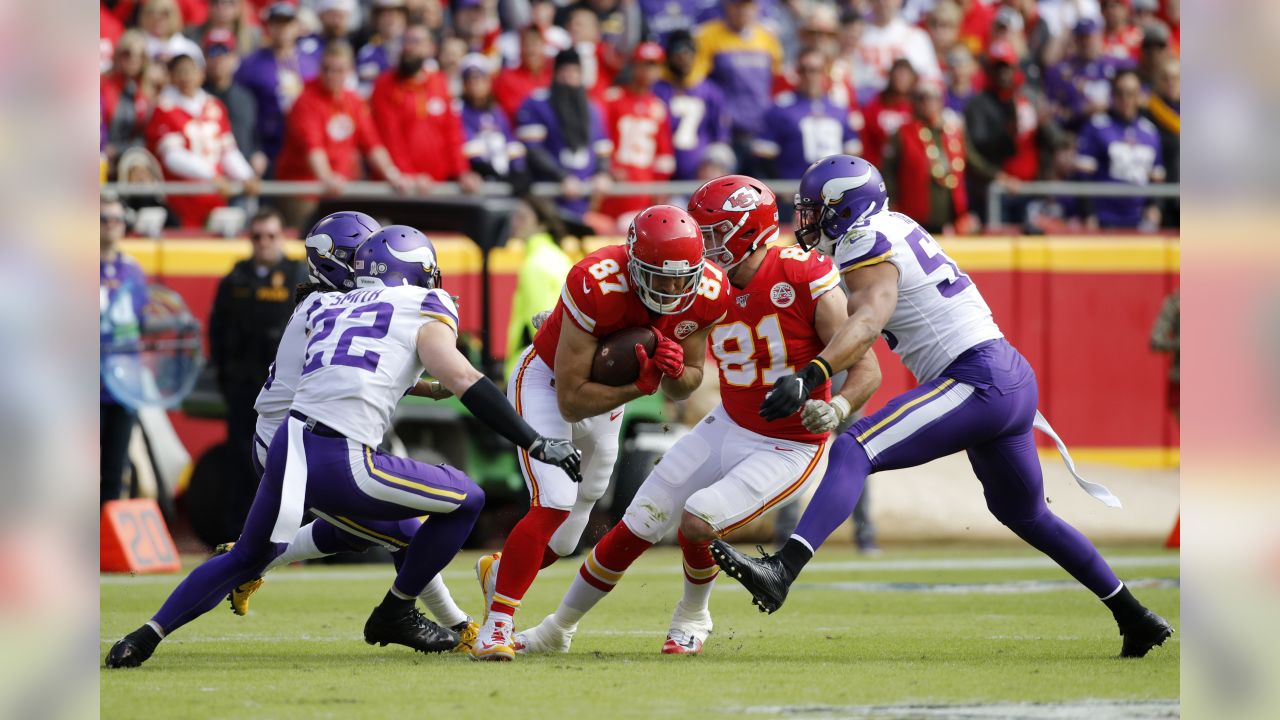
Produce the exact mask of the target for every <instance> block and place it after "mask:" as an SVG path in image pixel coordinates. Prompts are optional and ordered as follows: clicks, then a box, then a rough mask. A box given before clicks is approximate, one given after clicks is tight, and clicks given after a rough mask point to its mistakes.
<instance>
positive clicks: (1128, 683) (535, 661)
mask: <svg viewBox="0 0 1280 720" xmlns="http://www.w3.org/2000/svg"><path fill="white" fill-rule="evenodd" d="M1104 554H1105V555H1106V556H1107V557H1108V558H1109V559H1110V560H1111V561H1112V562H1113V564H1114V565H1115V566H1116V570H1117V573H1118V574H1120V576H1121V577H1123V578H1125V579H1126V580H1128V581H1130V582H1131V583H1133V582H1135V581H1136V583H1137V585H1136V587H1135V589H1134V592H1135V594H1136V595H1137V596H1138V597H1139V598H1140V599H1142V600H1143V601H1144V602H1145V603H1146V604H1147V605H1148V606H1150V607H1151V608H1152V609H1154V610H1155V611H1157V612H1159V613H1160V614H1162V615H1164V616H1165V617H1166V618H1167V619H1168V620H1169V621H1170V622H1172V623H1173V625H1174V627H1175V628H1177V627H1180V624H1179V618H1178V587H1177V581H1178V566H1177V555H1176V554H1172V553H1168V552H1165V551H1162V550H1159V549H1157V548H1155V547H1125V548H1110V549H1104ZM475 557H476V555H475V554H474V553H472V554H464V555H462V556H459V557H458V558H457V560H455V562H454V563H453V564H452V565H451V566H450V567H449V570H448V571H446V575H445V577H446V580H447V581H448V582H449V585H450V588H451V589H452V591H453V593H454V597H455V598H456V599H457V600H458V602H459V604H460V605H461V606H462V607H463V609H465V610H468V611H471V612H473V613H474V612H477V611H478V610H479V609H480V608H479V606H480V592H479V589H478V587H477V585H476V583H475V580H474V576H473V575H472V573H471V567H472V563H473V562H474V560H475ZM195 560H198V559H193V561H195ZM1046 562H1047V561H1045V560H1044V559H1043V558H1042V557H1041V556H1039V555H1037V554H1036V553H1035V552H1034V551H1031V550H1023V549H1021V548H1015V547H1010V546H1004V547H996V548H987V549H951V548H947V549H938V548H930V549H909V550H894V551H889V552H886V553H885V554H884V555H882V556H881V557H879V558H874V559H864V558H861V557H859V556H857V555H855V554H854V553H853V551H852V550H851V549H849V548H847V547H842V546H835V547H831V548H828V549H826V550H824V551H823V552H822V554H821V555H819V557H818V558H817V559H816V560H815V561H814V563H813V564H811V565H810V567H809V569H808V570H806V572H805V575H804V576H803V578H802V583H803V584H802V585H797V587H796V588H795V589H794V590H793V591H792V594H791V597H790V598H789V599H788V601H787V604H786V606H785V607H784V608H783V609H782V610H781V611H780V612H779V613H778V614H776V615H773V616H765V615H762V614H761V613H759V612H758V611H757V610H756V609H755V608H754V607H752V606H751V604H750V598H749V596H748V595H747V594H746V593H745V592H744V591H743V590H742V589H741V588H740V587H739V586H738V585H737V584H736V583H735V582H734V581H733V580H731V579H729V578H727V577H722V578H721V579H720V580H719V581H717V584H718V587H717V589H716V592H715V593H714V595H713V596H712V601H711V609H712V613H713V615H714V618H715V623H716V624H715V632H714V633H713V634H712V636H711V638H710V639H709V640H708V642H707V645H706V651H705V653H704V654H703V655H702V656H701V657H678V656H664V655H661V654H660V653H659V652H658V650H659V648H660V647H661V645H662V641H663V639H664V637H665V633H666V629H667V623H668V621H669V620H670V615H671V610H672V607H673V606H674V604H675V602H676V600H677V599H678V598H679V595H680V587H681V574H680V559H679V554H678V552H677V551H676V550H674V549H671V548H659V549H655V550H654V551H652V552H650V553H649V554H648V555H646V556H645V557H644V558H642V559H641V560H640V561H639V562H638V563H637V564H636V566H635V567H633V568H632V569H631V571H630V572H628V573H627V576H626V577H625V578H624V579H623V581H622V582H621V583H620V584H619V586H618V589H617V590H616V591H614V593H613V595H612V597H609V598H607V599H606V600H605V601H604V602H602V603H601V605H600V606H599V607H598V608H597V609H596V611H595V612H594V613H592V614H591V615H589V616H588V617H587V618H586V619H585V620H584V621H583V623H582V626H581V628H580V630H579V632H578V635H577V637H576V639H575V641H574V645H573V649H572V650H571V651H570V653H569V654H567V655H556V656H535V657H520V658H518V659H517V660H516V661H515V662H513V663H505V664H503V663H476V662H472V661H470V660H469V659H468V658H466V657H464V656H459V655H446V656H424V655H420V654H415V653H413V652H412V651H409V650H407V649H404V648H392V647H390V646H388V647H386V648H377V647H373V646H369V645H365V643H364V641H363V639H362V636H361V628H362V627H363V625H364V620H365V618H366V617H367V615H368V612H369V610H370V609H371V608H372V607H373V605H374V604H376V602H377V601H378V600H379V599H380V598H381V597H382V595H383V593H384V592H385V590H386V587H387V585H388V583H389V582H390V579H391V567H390V566H389V565H386V566H383V565H358V566H352V565H347V566H314V565H312V566H308V567H306V568H290V569H285V570H281V571H278V572H276V573H273V574H272V575H271V576H270V577H269V578H268V580H267V583H266V585H265V586H263V589H262V590H261V591H259V592H258V594H257V595H255V596H254V598H253V604H252V608H251V610H250V613H249V615H248V616H247V617H236V616H234V615H233V614H232V613H231V612H230V610H229V609H228V608H227V606H226V605H225V604H224V605H223V606H221V607H219V608H218V609H216V610H215V611H213V612H211V613H209V614H208V615H206V616H204V617H202V618H200V619H198V620H196V621H195V622H193V623H192V624H190V625H188V626H186V627H184V628H182V629H181V630H180V631H178V632H177V633H175V634H174V635H173V636H171V637H170V638H169V639H167V640H166V641H165V642H164V643H163V644H161V646H160V648H159V650H157V651H156V654H155V656H153V657H152V658H151V660H150V661H148V662H147V664H146V665H144V666H143V667H142V668H139V669H134V670H113V671H107V670H103V671H102V673H101V688H102V717H104V718H150V717H156V718H187V717H191V718H229V719H230V718H237V719H243V718H278V717H307V718H342V719H344V720H350V719H353V718H393V717H394V718H417V717H441V718H446V717H447V718H472V717H475V718H491V719H493V718H498V719H502V720H506V719H507V718H543V717H547V718H559V719H563V718H572V717H593V718H610V719H612V718H650V717H658V716H699V715H707V716H710V717H737V716H742V715H746V716H749V717H753V718H754V717H760V718H767V717H803V718H826V717H959V716H963V717H979V716H989V717H1010V718H1013V717H1075V716H1087V717H1091V718H1108V717H1165V716H1176V715H1177V714H1178V712H1179V706H1178V705H1177V698H1178V691H1179V686H1178V666H1179V649H1180V645H1179V640H1178V635H1174V637H1173V638H1172V639H1171V640H1170V641H1168V642H1166V643H1165V645H1164V646H1163V647H1160V648H1157V649H1155V650H1154V651H1152V653H1151V654H1150V655H1148V656H1147V658H1146V659H1144V660H1136V661H1135V660H1120V659H1119V658H1118V657H1117V653H1118V651H1119V647H1120V640H1119V636H1118V635H1117V633H1116V629H1115V625H1114V622H1113V621H1112V619H1111V616H1110V613H1108V612H1107V611H1106V609H1105V608H1104V607H1103V606H1102V605H1101V604H1100V603H1098V601H1097V600H1095V599H1093V598H1092V597H1091V596H1090V595H1089V594H1088V593H1087V592H1086V591H1084V590H1083V589H1082V588H1080V587H1079V586H1076V585H1074V583H1073V582H1072V581H1071V579H1070V577H1069V576H1067V575H1066V574H1065V573H1064V572H1062V571H1061V570H1060V569H1058V568H1057V567H1054V566H1050V565H1047V564H1046ZM577 567H578V561H575V560H572V559H570V560H564V561H561V563H560V564H558V565H556V566H553V567H552V568H549V569H548V570H546V571H544V572H543V574H542V575H541V576H540V577H539V580H538V582H537V583H536V584H535V585H534V587H533V589H532V590H531V591H530V593H529V596H528V597H526V598H525V603H524V608H523V609H522V611H521V615H520V616H518V617H517V623H527V624H532V623H536V622H537V621H539V620H541V619H542V617H543V616H544V615H546V614H547V613H549V612H550V611H551V610H553V609H554V608H555V605H556V604H557V603H558V602H559V599H560V596H561V594H562V593H563V591H564V590H565V588H566V587H568V583H569V581H570V578H571V576H572V573H573V572H576V570H577ZM176 582H177V578H176V577H173V576H169V577H136V578H130V577H104V578H103V584H102V628H101V633H102V635H101V640H102V642H101V651H102V654H103V655H105V653H106V651H107V649H108V648H109V647H110V645H111V643H112V642H114V641H115V640H116V639H118V638H119V637H120V636H122V635H123V634H124V633H126V632H128V631H129V630H132V629H133V628H135V627H137V626H138V625H139V624H141V623H142V622H144V621H145V620H146V619H147V618H149V617H150V615H151V613H152V612H154V611H155V609H156V608H157V607H159V605H160V603H161V602H162V601H163V600H164V598H165V596H166V595H167V593H168V592H169V591H170V589H172V587H173V586H174V585H175V584H176ZM1010 703H1019V704H1018V705H1012V706H1011V705H1010ZM1021 703H1037V704H1038V705H1022V704H1021ZM1041 704H1042V705H1041ZM950 705H961V706H978V707H964V708H948V707H945V706H950Z"/></svg>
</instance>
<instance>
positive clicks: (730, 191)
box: [689, 175, 778, 270]
mask: <svg viewBox="0 0 1280 720" xmlns="http://www.w3.org/2000/svg"><path fill="white" fill-rule="evenodd" d="M689 214H690V215H691V216H692V217H693V219H694V220H696V221H697V222H698V226H699V229H700V230H701V232H702V241H703V254H704V257H706V258H707V259H709V260H711V261H713V262H715V264H717V265H719V266H720V267H721V268H723V269H725V270H732V269H733V268H734V267H737V266H738V265H739V264H741V263H742V261H743V260H746V259H747V257H748V256H750V255H751V253H753V252H755V251H756V250H757V249H759V248H760V246H762V245H766V244H768V243H769V242H771V241H772V240H773V239H774V238H776V237H777V236H778V201H777V198H776V197H774V194H773V192H772V191H770V190H769V188H768V187H766V186H765V185H764V183H762V182H760V181H759V180H756V179H755V178H752V177H748V176H746V175H726V176H724V177H720V178H716V179H714V180H711V181H709V182H707V183H706V184H705V185H703V186H702V187H700V188H698V190H697V191H696V192H694V193H693V195H692V196H691V197H690V198H689Z"/></svg>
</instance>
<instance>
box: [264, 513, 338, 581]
mask: <svg viewBox="0 0 1280 720" xmlns="http://www.w3.org/2000/svg"><path fill="white" fill-rule="evenodd" d="M313 526H314V523H307V524H306V525H304V526H303V527H302V529H300V530H298V534H297V535H296V536H295V537H294V538H293V542H291V543H289V547H287V548H285V549H284V552H283V553H281V554H280V557H278V558H276V559H275V560H272V561H271V562H270V563H269V564H268V565H267V569H266V570H265V571H263V574H266V573H269V572H271V571H272V570H274V569H276V568H278V567H280V566H281V565H288V564H290V563H295V562H300V561H302V560H314V559H316V558H322V557H327V555H328V553H322V552H320V548H318V547H316V541H315V540H314V539H313V538H312V537H311V528H312V527H313Z"/></svg>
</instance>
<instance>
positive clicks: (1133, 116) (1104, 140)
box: [1076, 70, 1165, 232]
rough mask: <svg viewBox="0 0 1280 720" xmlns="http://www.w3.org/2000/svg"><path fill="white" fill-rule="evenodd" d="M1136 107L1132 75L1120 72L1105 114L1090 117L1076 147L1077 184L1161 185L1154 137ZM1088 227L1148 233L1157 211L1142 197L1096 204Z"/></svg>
mask: <svg viewBox="0 0 1280 720" xmlns="http://www.w3.org/2000/svg"><path fill="white" fill-rule="evenodd" d="M1141 107H1142V83H1141V82H1140V81H1139V80H1138V73H1137V72H1135V71H1134V70H1121V71H1120V72H1119V73H1117V74H1116V77H1115V80H1114V81H1113V82H1112V88H1111V111H1110V112H1108V113H1103V114H1099V115H1095V116H1093V118H1092V119H1091V120H1090V121H1089V122H1088V124H1086V125H1085V126H1084V128H1083V129H1082V130H1081V131H1080V137H1079V139H1078V140H1077V141H1076V142H1077V149H1076V151H1077V158H1076V167H1077V169H1078V170H1079V171H1080V174H1081V176H1082V178H1083V179H1087V180H1094V181H1097V182H1114V183H1123V184H1126V185H1139V186H1140V185H1146V184H1148V183H1152V182H1161V181H1163V180H1164V176H1165V172H1164V164H1163V162H1162V158H1161V153H1160V132H1159V131H1158V130H1157V129H1156V126H1155V124H1153V123H1152V122H1151V121H1150V120H1148V119H1146V118H1144V117H1142V115H1141V114H1140V112H1139V111H1140V110H1141ZM1089 225H1090V226H1096V227H1103V228H1137V229H1140V230H1143V231H1146V232H1149V231H1153V230H1155V229H1156V228H1158V227H1160V206H1159V205H1157V204H1156V203H1154V202H1152V201H1151V200H1150V199H1149V198H1143V197H1132V198H1130V197H1117V198H1096V199H1095V200H1094V201H1093V208H1092V212H1091V213H1090V215H1089Z"/></svg>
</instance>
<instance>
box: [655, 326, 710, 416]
mask: <svg viewBox="0 0 1280 720" xmlns="http://www.w3.org/2000/svg"><path fill="white" fill-rule="evenodd" d="M713 327H715V326H714V325H708V326H707V327H705V328H702V329H700V330H698V331H697V332H695V333H693V334H692V335H690V336H689V337H687V338H685V339H684V340H683V341H681V342H680V348H681V349H682V350H684V372H683V373H681V374H680V375H679V376H678V377H671V376H670V375H666V376H664V377H663V378H662V392H663V394H664V395H666V396H667V397H669V398H671V399H672V400H686V399H688V397H689V396H690V395H692V394H693V391H694V390H697V389H698V388H699V387H700V386H701V385H702V370H703V366H704V365H705V364H706V360H707V336H709V335H710V334H711V328H713Z"/></svg>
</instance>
